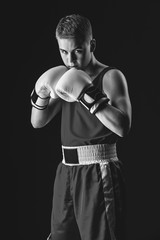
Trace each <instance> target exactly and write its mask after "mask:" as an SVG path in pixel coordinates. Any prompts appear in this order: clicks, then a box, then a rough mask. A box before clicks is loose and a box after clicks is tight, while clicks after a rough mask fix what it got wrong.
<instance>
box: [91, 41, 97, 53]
mask: <svg viewBox="0 0 160 240" xmlns="http://www.w3.org/2000/svg"><path fill="white" fill-rule="evenodd" d="M95 48H96V40H95V39H92V40H91V41H90V51H91V52H94V50H95Z"/></svg>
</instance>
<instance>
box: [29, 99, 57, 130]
mask: <svg viewBox="0 0 160 240" xmlns="http://www.w3.org/2000/svg"><path fill="white" fill-rule="evenodd" d="M60 109H61V101H60V99H50V102H49V104H48V106H47V107H46V108H45V109H43V110H39V109H37V108H35V107H32V109H31V124H32V126H33V127H34V128H42V127H44V126H45V125H46V124H47V123H49V122H50V121H51V120H52V119H53V118H54V116H56V115H57V113H58V112H59V111H60Z"/></svg>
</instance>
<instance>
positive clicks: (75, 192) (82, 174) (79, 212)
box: [48, 161, 124, 240]
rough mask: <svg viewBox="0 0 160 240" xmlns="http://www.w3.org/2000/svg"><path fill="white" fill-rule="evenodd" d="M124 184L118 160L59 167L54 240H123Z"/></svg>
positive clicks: (54, 196)
mask: <svg viewBox="0 0 160 240" xmlns="http://www.w3.org/2000/svg"><path fill="white" fill-rule="evenodd" d="M123 190H124V181H123V176H122V172H121V166H120V162H119V161H109V162H106V163H104V162H102V163H96V164H88V165H75V166H69V165H65V164H64V163H60V164H59V166H58V168H57V173H56V178H55V184H54V193H53V208H52V215H51V234H50V237H49V238H48V239H52V240H121V239H123V240H124V235H123V234H124V231H123V230H124V227H123V226H124V225H123V216H124V214H123V203H124V201H123V200H124V198H123V197H124V191H123Z"/></svg>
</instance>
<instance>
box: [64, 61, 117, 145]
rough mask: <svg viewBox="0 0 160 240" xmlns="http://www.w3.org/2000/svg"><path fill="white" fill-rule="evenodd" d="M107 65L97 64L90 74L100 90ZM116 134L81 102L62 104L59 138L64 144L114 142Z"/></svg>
mask: <svg viewBox="0 0 160 240" xmlns="http://www.w3.org/2000/svg"><path fill="white" fill-rule="evenodd" d="M108 69H109V67H107V66H105V65H100V66H97V69H96V70H95V72H94V74H92V76H91V75H90V77H91V79H92V80H93V83H94V84H95V86H97V87H98V88H99V89H100V90H101V91H103V89H102V80H103V76H104V74H105V72H107V71H108ZM117 138H118V137H117V135H115V134H114V133H113V132H111V131H110V130H109V129H108V128H106V127H105V126H104V125H103V124H102V123H101V122H100V121H99V120H98V119H97V117H96V116H95V115H92V114H91V113H90V112H89V111H88V110H87V109H86V108H85V107H84V106H83V105H82V104H81V103H79V102H72V103H68V102H66V101H63V104H62V124H61V140H62V145H64V146H82V145H90V144H102V143H114V142H116V141H117Z"/></svg>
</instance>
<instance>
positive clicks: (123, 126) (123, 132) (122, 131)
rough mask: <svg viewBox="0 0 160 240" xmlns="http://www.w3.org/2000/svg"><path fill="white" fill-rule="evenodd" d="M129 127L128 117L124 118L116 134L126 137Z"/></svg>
mask: <svg viewBox="0 0 160 240" xmlns="http://www.w3.org/2000/svg"><path fill="white" fill-rule="evenodd" d="M130 129H131V122H130V120H129V119H128V118H124V119H123V121H122V124H121V125H120V127H119V131H118V135H119V136H120V137H122V138H124V137H126V136H127V135H128V133H129V131H130Z"/></svg>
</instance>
